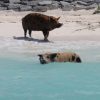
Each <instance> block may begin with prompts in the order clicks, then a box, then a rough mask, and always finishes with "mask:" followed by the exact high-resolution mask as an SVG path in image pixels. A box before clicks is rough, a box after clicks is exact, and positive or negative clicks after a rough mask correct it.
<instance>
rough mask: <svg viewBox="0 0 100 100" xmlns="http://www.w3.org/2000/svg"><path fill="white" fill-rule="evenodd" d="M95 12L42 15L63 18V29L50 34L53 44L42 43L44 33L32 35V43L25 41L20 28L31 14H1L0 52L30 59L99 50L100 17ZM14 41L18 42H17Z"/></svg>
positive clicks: (5, 12)
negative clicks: (25, 18) (43, 54)
mask: <svg viewBox="0 0 100 100" xmlns="http://www.w3.org/2000/svg"><path fill="white" fill-rule="evenodd" d="M93 11H94V10H88V11H86V10H80V11H76V12H75V11H69V12H68V11H66V12H63V11H61V10H52V11H48V12H44V13H43V14H47V15H51V16H55V17H59V16H61V18H60V20H59V21H60V22H62V23H63V24H64V25H63V26H62V27H61V28H59V29H55V30H53V31H51V32H50V36H49V40H50V41H52V42H50V43H43V42H41V40H43V34H42V32H39V31H35V32H32V37H33V38H34V39H30V40H29V41H28V40H27V41H25V40H24V39H23V36H24V32H23V28H22V24H21V19H22V17H23V16H25V15H26V14H28V13H30V12H14V11H0V51H1V52H3V54H5V53H7V52H9V53H14V54H15V53H16V54H17V53H18V54H23V55H27V56H28V57H30V56H33V53H34V54H39V53H43V52H50V51H52V52H55V51H66V50H70V51H77V52H79V53H80V50H81V49H84V48H88V47H90V49H92V48H95V46H98V47H100V15H99V14H98V15H93V14H92V13H93ZM13 37H15V38H17V39H14V38H13Z"/></svg>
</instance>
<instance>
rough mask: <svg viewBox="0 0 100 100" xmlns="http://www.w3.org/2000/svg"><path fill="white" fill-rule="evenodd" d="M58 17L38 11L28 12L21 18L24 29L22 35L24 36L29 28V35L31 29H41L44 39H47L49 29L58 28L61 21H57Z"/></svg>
mask: <svg viewBox="0 0 100 100" xmlns="http://www.w3.org/2000/svg"><path fill="white" fill-rule="evenodd" d="M59 18H60V17H58V18H55V17H53V16H47V15H43V14H40V13H30V14H28V15H26V16H25V17H24V18H22V26H23V29H24V36H25V37H26V34H27V30H29V36H30V37H31V33H32V31H42V32H43V35H44V40H45V41H48V36H49V31H51V30H53V29H55V28H59V27H61V26H62V23H59V22H58V20H59Z"/></svg>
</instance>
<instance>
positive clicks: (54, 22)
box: [49, 16, 63, 30]
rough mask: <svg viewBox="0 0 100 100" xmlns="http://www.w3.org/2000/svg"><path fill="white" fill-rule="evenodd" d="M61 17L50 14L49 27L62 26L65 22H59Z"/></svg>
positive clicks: (51, 28)
mask: <svg viewBox="0 0 100 100" xmlns="http://www.w3.org/2000/svg"><path fill="white" fill-rule="evenodd" d="M59 19H60V17H58V18H55V17H53V16H50V23H49V28H50V30H53V29H55V28H60V27H61V26H62V25H63V24H62V23H59V21H58V20H59Z"/></svg>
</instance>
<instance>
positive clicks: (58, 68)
mask: <svg viewBox="0 0 100 100" xmlns="http://www.w3.org/2000/svg"><path fill="white" fill-rule="evenodd" d="M59 51H60V52H61V51H72V52H76V53H78V54H79V55H80V57H81V59H82V63H81V64H77V63H50V64H45V65H41V64H40V63H39V59H38V57H37V54H39V53H45V52H59ZM67 99H68V100H99V99H100V42H99V41H54V43H52V42H50V43H41V42H38V41H33V40H32V41H25V40H15V39H11V38H3V37H2V38H0V100H67Z"/></svg>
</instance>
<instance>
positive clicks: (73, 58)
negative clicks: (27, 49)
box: [38, 52, 82, 64]
mask: <svg viewBox="0 0 100 100" xmlns="http://www.w3.org/2000/svg"><path fill="white" fill-rule="evenodd" d="M38 56H39V60H40V63H41V64H48V63H50V62H75V63H81V62H82V60H81V58H80V56H79V55H78V54H76V53H74V52H57V53H44V54H39V55H38Z"/></svg>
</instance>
